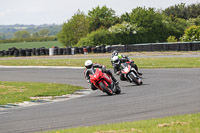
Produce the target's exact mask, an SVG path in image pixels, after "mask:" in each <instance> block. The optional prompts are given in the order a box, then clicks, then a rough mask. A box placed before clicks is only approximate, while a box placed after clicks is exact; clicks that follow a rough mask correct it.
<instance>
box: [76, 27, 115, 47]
mask: <svg viewBox="0 0 200 133" xmlns="http://www.w3.org/2000/svg"><path fill="white" fill-rule="evenodd" d="M112 40H113V37H112V35H111V34H110V33H109V32H108V31H107V30H105V29H99V30H97V31H93V32H91V33H90V34H88V35H87V36H86V37H84V38H81V39H80V40H79V42H78V43H77V45H76V46H78V47H82V46H98V45H102V44H105V45H110V44H112V43H113V41H112Z"/></svg>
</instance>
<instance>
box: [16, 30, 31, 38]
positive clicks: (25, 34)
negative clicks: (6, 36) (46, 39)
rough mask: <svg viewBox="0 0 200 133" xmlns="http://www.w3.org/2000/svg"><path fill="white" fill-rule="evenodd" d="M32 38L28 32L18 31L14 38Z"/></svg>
mask: <svg viewBox="0 0 200 133" xmlns="http://www.w3.org/2000/svg"><path fill="white" fill-rule="evenodd" d="M30 36H31V35H30V33H29V32H28V31H26V30H21V31H17V32H15V34H14V38H16V39H23V38H30Z"/></svg>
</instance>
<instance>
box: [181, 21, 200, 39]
mask: <svg viewBox="0 0 200 133" xmlns="http://www.w3.org/2000/svg"><path fill="white" fill-rule="evenodd" d="M182 40H183V41H200V26H196V25H193V26H190V27H189V28H187V29H186V30H185V34H184V35H183V37H182Z"/></svg>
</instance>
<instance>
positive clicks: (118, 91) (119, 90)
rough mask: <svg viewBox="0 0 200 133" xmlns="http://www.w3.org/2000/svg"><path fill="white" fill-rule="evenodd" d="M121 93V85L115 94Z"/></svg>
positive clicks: (117, 87)
mask: <svg viewBox="0 0 200 133" xmlns="http://www.w3.org/2000/svg"><path fill="white" fill-rule="evenodd" d="M120 93H121V88H120V87H119V86H116V92H115V94H120Z"/></svg>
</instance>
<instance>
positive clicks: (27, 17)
mask: <svg viewBox="0 0 200 133" xmlns="http://www.w3.org/2000/svg"><path fill="white" fill-rule="evenodd" d="M197 2H198V3H200V0H0V25H9V24H35V25H39V24H53V23H55V24H63V23H64V22H66V21H67V20H68V19H70V18H71V17H72V16H73V15H74V13H76V12H77V11H78V9H80V11H83V12H84V13H85V14H87V13H88V11H89V10H92V8H95V7H97V6H98V5H99V6H104V5H106V6H107V7H108V8H112V9H113V10H114V11H115V12H116V15H118V16H120V15H121V14H123V13H125V12H128V13H129V12H131V10H132V9H134V8H136V7H153V8H156V9H165V8H167V7H169V6H173V5H175V4H180V3H186V4H187V5H190V4H194V3H197Z"/></svg>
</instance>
